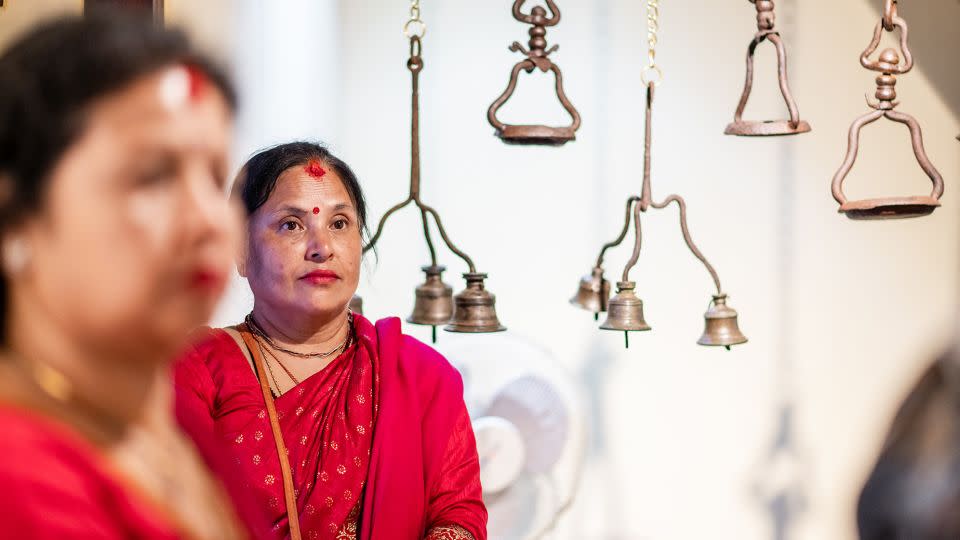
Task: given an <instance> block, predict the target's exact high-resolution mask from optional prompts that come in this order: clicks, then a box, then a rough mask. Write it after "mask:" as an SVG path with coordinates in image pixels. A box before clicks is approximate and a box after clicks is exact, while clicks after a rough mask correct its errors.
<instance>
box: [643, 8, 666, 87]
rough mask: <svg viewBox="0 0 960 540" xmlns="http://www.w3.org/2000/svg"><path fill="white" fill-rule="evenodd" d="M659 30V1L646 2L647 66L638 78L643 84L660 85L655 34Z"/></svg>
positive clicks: (660, 74) (660, 73) (661, 75)
mask: <svg viewBox="0 0 960 540" xmlns="http://www.w3.org/2000/svg"><path fill="white" fill-rule="evenodd" d="M659 30H660V0H647V66H646V67H644V68H643V74H642V75H641V76H640V78H641V79H642V80H643V84H646V85H649V84H655V85H656V84H660V83H661V82H662V81H663V72H662V71H660V68H659V67H658V66H657V33H658V32H659Z"/></svg>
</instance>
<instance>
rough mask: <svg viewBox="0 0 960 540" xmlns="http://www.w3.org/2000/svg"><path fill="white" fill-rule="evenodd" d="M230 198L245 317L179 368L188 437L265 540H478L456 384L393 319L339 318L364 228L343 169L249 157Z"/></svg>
mask: <svg viewBox="0 0 960 540" xmlns="http://www.w3.org/2000/svg"><path fill="white" fill-rule="evenodd" d="M234 193H235V195H236V196H238V197H239V198H240V199H241V200H242V202H243V204H244V206H245V207H246V209H247V213H248V217H249V223H248V242H247V246H246V253H245V256H244V257H242V261H241V263H240V264H239V265H238V266H239V270H240V273H241V275H243V276H245V277H246V278H247V280H248V281H249V283H250V288H251V290H252V291H253V296H254V307H253V311H252V312H251V313H250V314H249V315H248V316H247V317H246V320H245V321H244V323H243V324H240V325H237V326H235V327H231V328H225V329H214V330H209V329H208V330H206V331H204V332H202V335H200V336H199V337H198V342H197V344H196V345H195V346H194V348H193V350H192V351H191V352H190V353H189V354H187V355H186V356H185V357H184V358H183V360H182V361H181V362H179V363H178V365H177V368H176V388H177V392H176V394H177V395H176V399H177V416H178V418H179V420H180V422H181V424H182V426H183V427H184V428H185V430H186V431H187V432H188V433H190V434H192V435H194V436H195V437H198V438H202V437H208V436H209V435H210V434H214V435H215V437H217V438H218V439H219V441H220V442H221V445H222V446H221V450H220V451H221V452H224V453H227V454H228V455H230V456H231V457H233V458H234V460H235V463H236V464H237V465H238V472H237V474H239V475H240V476H241V477H242V478H243V481H244V482H246V484H247V485H248V486H249V491H251V492H253V494H254V496H255V497H256V498H257V499H258V500H259V503H260V505H261V507H262V508H263V509H266V511H267V512H268V513H269V516H268V517H267V522H268V524H269V526H270V527H271V528H272V530H273V531H274V537H275V538H278V539H281V538H292V539H294V540H296V539H299V538H305V539H311V538H326V539H337V540H345V539H353V538H362V539H372V540H420V539H423V538H427V539H430V540H435V539H436V540H440V539H443V540H461V539H472V540H484V539H485V538H486V518H487V514H486V509H485V508H484V506H483V502H482V500H481V489H480V481H479V473H480V471H479V462H478V458H477V450H476V442H475V440H474V436H473V431H472V428H471V425H470V419H469V417H468V415H467V411H466V407H465V405H464V402H463V386H462V381H461V379H460V376H459V374H458V373H457V372H456V371H455V370H454V368H453V367H452V366H451V365H450V364H449V363H448V362H447V361H446V360H445V359H444V358H443V357H442V356H440V355H439V354H438V353H437V352H436V351H434V350H433V349H431V348H430V347H428V346H427V345H424V344H423V343H421V342H419V341H417V340H416V339H414V338H412V337H410V336H406V335H404V334H402V333H401V329H400V322H399V320H398V319H396V318H392V319H386V320H382V321H380V322H378V323H376V324H374V323H372V322H370V321H368V320H367V319H365V318H363V317H362V316H360V315H354V314H352V313H351V312H350V310H349V309H348V305H349V302H350V299H351V298H352V297H353V294H354V292H355V291H356V288H357V283H358V281H359V270H360V260H361V254H362V233H363V231H364V224H365V221H366V208H365V204H364V199H363V194H362V192H361V190H360V186H359V184H358V182H357V179H356V177H355V176H354V174H353V172H351V170H350V168H349V167H348V166H347V165H346V164H345V163H344V162H342V161H341V160H339V159H338V158H336V157H334V156H333V155H331V154H330V153H329V152H328V151H327V150H326V149H325V148H323V147H321V146H319V145H315V144H310V143H290V144H284V145H281V146H277V147H274V148H270V149H268V150H265V151H263V152H261V153H259V154H257V155H255V156H254V157H253V158H251V159H250V160H249V161H248V162H247V164H246V165H245V166H244V168H243V171H242V172H241V175H240V178H239V179H238V183H237V185H235V186H234Z"/></svg>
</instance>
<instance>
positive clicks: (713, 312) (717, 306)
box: [697, 294, 747, 350]
mask: <svg viewBox="0 0 960 540" xmlns="http://www.w3.org/2000/svg"><path fill="white" fill-rule="evenodd" d="M703 318H704V319H705V320H706V326H705V327H704V329H703V335H702V336H700V339H699V340H697V343H698V344H700V345H707V346H723V347H726V348H727V349H728V350H729V349H730V346H731V345H739V344H741V343H746V342H747V337H746V336H744V335H743V333H742V332H741V331H740V326H739V325H738V324H737V312H736V310H734V309H733V308H732V307H730V306H728V305H727V295H725V294H717V295H714V296H713V301H712V302H711V303H710V307H709V308H708V309H707V312H706V313H704V314H703Z"/></svg>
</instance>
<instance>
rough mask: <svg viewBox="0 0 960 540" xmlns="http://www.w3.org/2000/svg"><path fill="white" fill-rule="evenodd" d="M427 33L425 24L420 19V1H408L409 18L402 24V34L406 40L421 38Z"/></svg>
mask: <svg viewBox="0 0 960 540" xmlns="http://www.w3.org/2000/svg"><path fill="white" fill-rule="evenodd" d="M426 33H427V23H425V22H423V20H422V19H420V0H410V18H409V19H407V22H405V23H404V24H403V34H404V35H405V36H407V37H408V38H411V39H412V38H415V37H416V38H422V37H423V35H424V34H426Z"/></svg>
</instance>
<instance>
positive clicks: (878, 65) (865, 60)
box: [860, 15, 913, 75]
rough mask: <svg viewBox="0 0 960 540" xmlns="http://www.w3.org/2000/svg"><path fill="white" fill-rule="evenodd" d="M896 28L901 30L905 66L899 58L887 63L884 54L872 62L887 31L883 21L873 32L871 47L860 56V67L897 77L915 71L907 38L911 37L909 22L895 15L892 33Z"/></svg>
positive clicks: (901, 49)
mask: <svg viewBox="0 0 960 540" xmlns="http://www.w3.org/2000/svg"><path fill="white" fill-rule="evenodd" d="M894 28H899V29H900V51H901V53H902V54H903V65H900V59H899V57H893V58H895V60H894V61H893V62H885V61H884V60H883V54H881V58H880V60H870V55H871V54H873V53H874V52H876V50H877V48H878V47H880V38H881V36H882V35H883V31H884V29H885V22H884V21H883V20H881V21H880V22H878V23H877V27H876V28H875V29H874V31H873V39H872V40H871V41H870V45H867V48H866V49H865V50H864V51H863V54H861V55H860V65H862V66H863V67H865V68H867V69H869V70H871V71H879V72H881V73H892V74H897V75H903V74H904V73H907V72H908V71H910V70H911V69H913V55H912V54H911V53H910V47H909V46H908V45H907V38H908V37H909V35H910V29H909V27H908V26H907V21H905V20H903V19H901V18H900V17H898V16H896V15H894V16H893V26H892V28H890V31H892V30H893V29H894Z"/></svg>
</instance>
